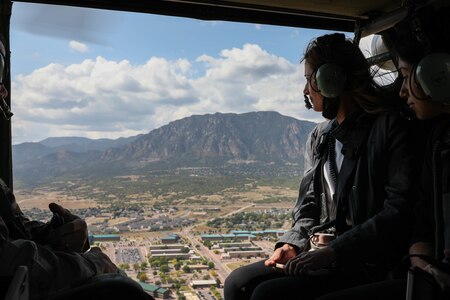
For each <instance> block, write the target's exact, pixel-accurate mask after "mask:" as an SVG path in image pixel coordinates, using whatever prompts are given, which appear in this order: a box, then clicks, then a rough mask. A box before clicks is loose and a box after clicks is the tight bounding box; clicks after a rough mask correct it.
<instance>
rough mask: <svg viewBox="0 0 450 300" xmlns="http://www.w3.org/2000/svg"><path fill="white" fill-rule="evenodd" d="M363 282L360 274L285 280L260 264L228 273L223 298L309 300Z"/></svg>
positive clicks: (283, 276)
mask: <svg viewBox="0 0 450 300" xmlns="http://www.w3.org/2000/svg"><path fill="white" fill-rule="evenodd" d="M367 282H369V281H368V279H367V276H365V275H364V274H360V273H354V274H352V275H351V276H349V275H346V274H343V273H340V272H339V273H338V272H337V273H333V274H329V275H320V276H312V275H302V276H288V275H286V274H285V273H284V272H283V270H280V269H274V268H270V267H266V266H265V265H264V261H260V262H256V263H253V264H250V265H247V266H244V267H241V268H238V269H236V270H234V271H233V272H231V274H230V275H229V276H228V278H227V279H226V280H225V290H224V296H225V300H247V299H251V300H265V299H271V300H274V299H283V300H289V299H295V300H313V299H316V298H317V297H319V296H322V295H324V294H328V293H331V292H334V291H337V290H341V289H345V288H350V287H353V286H356V285H360V284H365V283H367Z"/></svg>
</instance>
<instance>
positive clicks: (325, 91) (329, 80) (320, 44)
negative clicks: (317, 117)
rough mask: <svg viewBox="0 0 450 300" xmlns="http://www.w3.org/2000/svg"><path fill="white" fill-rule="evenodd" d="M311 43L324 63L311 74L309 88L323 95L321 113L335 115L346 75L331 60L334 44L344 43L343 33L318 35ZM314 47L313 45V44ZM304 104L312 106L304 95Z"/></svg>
mask: <svg viewBox="0 0 450 300" xmlns="http://www.w3.org/2000/svg"><path fill="white" fill-rule="evenodd" d="M313 43H315V47H317V48H318V49H319V51H320V53H321V54H322V55H323V56H324V58H325V63H324V64H322V65H321V66H319V68H317V70H315V71H314V72H313V73H312V74H311V77H312V78H311V80H310V85H311V88H312V89H313V90H314V91H316V92H319V93H320V94H321V95H322V96H323V105H324V109H323V112H322V115H323V116H324V117H325V118H327V119H333V118H335V117H336V114H337V110H338V108H339V96H340V95H341V94H342V92H343V91H344V88H345V86H346V81H347V76H346V74H345V72H344V71H343V70H342V68H341V67H340V66H339V65H338V64H337V63H336V62H335V60H333V51H334V49H333V48H334V47H335V46H336V45H340V44H343V43H345V35H344V34H341V33H334V34H329V35H324V36H321V37H318V38H317V39H316V40H315V41H314V42H313ZM313 47H314V46H313ZM305 106H306V108H307V109H310V108H312V105H311V102H310V100H309V99H308V97H307V96H306V95H305Z"/></svg>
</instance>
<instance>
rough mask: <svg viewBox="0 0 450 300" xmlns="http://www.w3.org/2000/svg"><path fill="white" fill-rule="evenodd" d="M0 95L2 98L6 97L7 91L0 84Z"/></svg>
mask: <svg viewBox="0 0 450 300" xmlns="http://www.w3.org/2000/svg"><path fill="white" fill-rule="evenodd" d="M0 95H1V96H2V98H6V97H8V90H7V89H6V87H5V85H4V84H3V83H0Z"/></svg>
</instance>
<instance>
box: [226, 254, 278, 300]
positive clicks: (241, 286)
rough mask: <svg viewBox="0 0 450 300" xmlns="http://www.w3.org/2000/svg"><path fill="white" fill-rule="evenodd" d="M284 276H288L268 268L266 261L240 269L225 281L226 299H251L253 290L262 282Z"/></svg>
mask: <svg viewBox="0 0 450 300" xmlns="http://www.w3.org/2000/svg"><path fill="white" fill-rule="evenodd" d="M283 276H286V275H285V274H284V272H283V270H280V269H274V268H271V267H266V266H265V265H264V261H259V262H256V263H253V264H250V265H247V266H243V267H240V268H238V269H236V270H234V271H233V272H231V274H230V275H228V277H227V279H225V284H224V298H225V300H247V299H250V297H251V295H252V293H253V290H254V289H255V287H256V286H258V285H259V284H260V283H261V282H264V281H266V280H270V279H274V278H279V277H283Z"/></svg>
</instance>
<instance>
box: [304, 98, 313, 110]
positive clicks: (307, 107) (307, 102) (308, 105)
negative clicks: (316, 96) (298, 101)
mask: <svg viewBox="0 0 450 300" xmlns="http://www.w3.org/2000/svg"><path fill="white" fill-rule="evenodd" d="M303 96H305V107H306V109H311V108H312V107H313V106H312V103H311V100H310V99H309V98H308V96H307V95H303Z"/></svg>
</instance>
